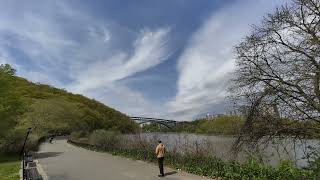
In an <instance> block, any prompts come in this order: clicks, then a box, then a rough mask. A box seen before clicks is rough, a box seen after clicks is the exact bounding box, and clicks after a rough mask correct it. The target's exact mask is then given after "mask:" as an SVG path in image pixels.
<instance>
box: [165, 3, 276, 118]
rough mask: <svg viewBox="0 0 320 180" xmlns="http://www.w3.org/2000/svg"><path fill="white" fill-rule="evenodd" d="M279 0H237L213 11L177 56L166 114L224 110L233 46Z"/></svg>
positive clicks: (182, 115)
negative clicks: (174, 85)
mask: <svg viewBox="0 0 320 180" xmlns="http://www.w3.org/2000/svg"><path fill="white" fill-rule="evenodd" d="M280 3H281V2H280V1H279V0H272V1H263V0H259V1H257V0H238V1H237V2H235V3H232V4H229V5H227V6H226V7H225V8H222V9H220V10H219V11H217V12H214V13H213V14H212V16H211V17H210V18H208V20H207V21H206V22H205V23H204V24H203V25H202V27H200V28H199V30H198V31H196V32H195V33H194V34H193V36H192V37H191V38H190V40H189V43H188V45H187V47H186V48H185V49H184V51H183V53H182V54H181V56H180V58H179V59H178V67H177V70H178V72H179V80H178V83H177V87H178V92H177V95H176V97H175V98H174V99H172V101H170V102H168V104H167V107H168V115H169V116H172V117H175V118H177V119H182V120H185V119H187V120H188V119H192V118H195V117H197V116H198V115H199V114H202V115H203V114H205V113H207V112H210V113H214V112H215V113H218V112H223V111H225V110H226V109H227V107H226V106H227V102H226V99H225V97H226V96H227V86H228V80H229V79H230V76H231V75H230V72H232V71H233V70H234V68H235V54H234V52H233V47H234V46H235V45H236V44H237V43H239V42H240V41H241V40H242V38H244V36H245V35H246V34H248V33H249V32H250V28H251V27H250V24H255V23H258V22H259V21H260V20H261V18H262V17H263V16H264V15H265V14H266V13H268V12H270V11H272V10H274V9H275V7H276V5H279V4H280Z"/></svg>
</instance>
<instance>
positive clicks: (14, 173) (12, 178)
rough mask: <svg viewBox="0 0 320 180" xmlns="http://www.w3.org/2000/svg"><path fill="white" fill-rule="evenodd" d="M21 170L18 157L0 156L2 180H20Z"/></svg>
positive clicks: (0, 179)
mask: <svg viewBox="0 0 320 180" xmlns="http://www.w3.org/2000/svg"><path fill="white" fill-rule="evenodd" d="M19 169H20V161H19V158H18V157H16V156H4V155H0V180H19Z"/></svg>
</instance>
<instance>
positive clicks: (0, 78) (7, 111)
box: [0, 65, 138, 153]
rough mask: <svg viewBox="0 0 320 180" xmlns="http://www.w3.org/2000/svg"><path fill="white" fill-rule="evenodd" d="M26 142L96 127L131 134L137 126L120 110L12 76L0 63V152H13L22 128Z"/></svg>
mask: <svg viewBox="0 0 320 180" xmlns="http://www.w3.org/2000/svg"><path fill="white" fill-rule="evenodd" d="M29 127H31V128H32V134H31V138H30V143H29V144H32V143H33V144H37V141H38V139H39V138H41V137H45V136H47V135H48V134H52V133H71V132H81V133H90V132H92V131H93V130H96V129H105V130H113V131H119V132H122V133H132V132H134V131H135V130H136V129H137V128H138V125H137V124H136V123H134V122H133V121H131V120H130V119H129V117H127V116H126V115H124V114H122V113H121V112H119V111H117V110H115V109H112V108H110V107H107V106H105V105H104V104H102V103H100V102H98V101H95V100H92V99H89V98H87V97H84V96H82V95H78V94H72V93H69V92H67V91H65V90H62V89H57V88H54V87H51V86H49V85H44V84H35V83H32V82H29V81H27V80H26V79H24V78H21V77H17V76H15V70H14V69H12V68H11V66H10V65H1V66H0V153H1V152H7V151H8V152H12V151H17V150H18V149H17V147H19V145H20V144H21V143H22V142H23V138H24V135H25V133H26V129H27V128H29Z"/></svg>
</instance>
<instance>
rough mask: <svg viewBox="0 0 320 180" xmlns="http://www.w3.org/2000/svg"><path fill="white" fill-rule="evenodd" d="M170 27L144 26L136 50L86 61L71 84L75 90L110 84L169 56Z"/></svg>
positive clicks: (135, 44)
mask: <svg viewBox="0 0 320 180" xmlns="http://www.w3.org/2000/svg"><path fill="white" fill-rule="evenodd" d="M168 33H169V28H160V29H158V30H155V31H150V30H143V31H141V32H140V34H139V36H138V37H137V39H136V41H135V42H134V43H133V52H132V54H129V53H128V52H124V51H120V52H118V53H117V54H116V55H113V56H112V57H110V58H109V59H105V60H100V61H95V62H93V63H91V64H86V66H85V67H84V68H85V69H82V70H79V71H78V72H77V74H76V75H75V76H74V77H75V78H76V83H75V84H72V85H71V87H70V88H71V89H73V91H75V92H80V93H83V92H86V91H88V90H90V89H96V88H101V87H107V86H108V85H109V84H110V83H113V82H115V81H118V80H121V79H123V78H126V77H130V76H132V75H134V74H135V73H137V72H141V71H144V70H146V69H149V68H151V67H154V66H156V65H158V64H159V63H161V62H163V61H164V60H166V59H167V58H168V54H169V52H168Z"/></svg>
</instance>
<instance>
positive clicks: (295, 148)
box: [131, 133, 320, 167]
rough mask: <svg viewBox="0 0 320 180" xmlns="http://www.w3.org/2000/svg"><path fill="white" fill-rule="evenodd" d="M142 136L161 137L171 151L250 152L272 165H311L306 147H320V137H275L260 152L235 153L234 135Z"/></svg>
mask: <svg viewBox="0 0 320 180" xmlns="http://www.w3.org/2000/svg"><path fill="white" fill-rule="evenodd" d="M136 136H138V135H133V136H131V137H133V138H138V137H136ZM140 137H142V138H145V139H147V140H148V141H149V142H151V143H155V144H156V143H157V141H158V140H161V141H162V142H163V143H164V144H165V145H166V147H167V149H168V151H175V152H179V153H185V152H196V153H204V154H212V155H215V156H217V157H219V158H221V159H223V160H237V161H240V162H243V161H245V160H246V159H247V157H248V156H249V154H254V155H255V156H259V157H260V158H262V159H263V161H264V162H265V163H267V164H269V165H272V166H277V165H279V162H280V160H291V161H293V162H295V164H296V165H297V166H299V167H304V166H307V165H308V160H307V159H306V156H307V154H308V153H310V151H309V150H308V148H306V147H319V143H320V142H319V140H304V141H303V142H296V143H294V141H293V140H292V139H285V140H276V141H275V142H274V143H269V144H268V145H267V146H266V148H264V149H263V150H261V151H260V152H259V153H257V152H255V153H252V152H250V151H251V150H250V149H249V148H248V149H247V150H246V151H242V152H240V153H239V154H238V155H237V156H235V153H233V152H232V151H231V147H232V145H233V143H234V142H235V140H236V138H235V137H228V136H214V135H199V134H177V133H143V134H140Z"/></svg>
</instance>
